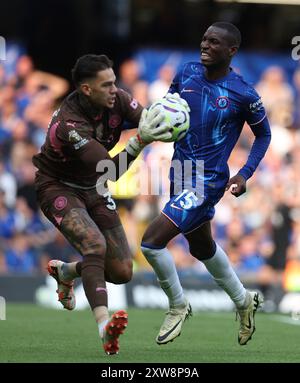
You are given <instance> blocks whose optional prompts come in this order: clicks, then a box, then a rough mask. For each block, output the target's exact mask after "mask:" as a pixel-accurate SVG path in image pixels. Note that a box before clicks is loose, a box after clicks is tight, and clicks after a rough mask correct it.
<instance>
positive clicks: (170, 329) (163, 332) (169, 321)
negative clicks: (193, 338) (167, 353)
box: [156, 300, 192, 344]
mask: <svg viewBox="0 0 300 383" xmlns="http://www.w3.org/2000/svg"><path fill="white" fill-rule="evenodd" d="M191 315H192V307H191V305H190V303H189V302H188V301H187V300H185V304H184V305H183V306H177V307H171V308H170V309H169V311H168V312H167V313H166V317H165V320H164V322H163V324H162V326H161V328H160V330H159V333H158V335H157V337H156V343H157V344H166V343H168V342H173V340H174V339H175V338H176V337H178V336H179V335H180V333H181V329H182V325H183V323H184V321H185V320H186V319H187V318H188V317H190V316H191Z"/></svg>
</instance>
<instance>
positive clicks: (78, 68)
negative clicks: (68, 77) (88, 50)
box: [72, 54, 113, 87]
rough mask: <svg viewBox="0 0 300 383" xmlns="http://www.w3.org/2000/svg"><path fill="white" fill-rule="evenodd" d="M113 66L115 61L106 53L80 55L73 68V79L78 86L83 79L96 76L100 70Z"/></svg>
mask: <svg viewBox="0 0 300 383" xmlns="http://www.w3.org/2000/svg"><path fill="white" fill-rule="evenodd" d="M112 67H113V62H112V60H110V59H109V58H108V57H107V56H106V55H94V54H88V55H84V56H81V57H79V59H78V60H77V61H76V63H75V65H74V68H73V69H72V80H73V82H74V85H75V86H76V87H78V86H79V85H80V84H81V83H82V82H83V81H86V80H88V79H91V78H94V77H96V76H97V73H98V72H99V71H101V70H105V69H108V68H112Z"/></svg>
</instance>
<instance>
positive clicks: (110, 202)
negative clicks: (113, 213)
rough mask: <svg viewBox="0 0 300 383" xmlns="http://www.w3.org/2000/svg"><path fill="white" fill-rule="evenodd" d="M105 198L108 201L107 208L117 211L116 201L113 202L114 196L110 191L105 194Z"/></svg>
mask: <svg viewBox="0 0 300 383" xmlns="http://www.w3.org/2000/svg"><path fill="white" fill-rule="evenodd" d="M103 197H104V198H105V199H106V201H107V203H106V207H107V208H108V209H109V210H116V203H115V201H114V200H113V198H112V196H111V193H110V192H109V191H108V192H106V193H104V194H103Z"/></svg>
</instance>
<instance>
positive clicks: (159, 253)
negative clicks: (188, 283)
mask: <svg viewBox="0 0 300 383" xmlns="http://www.w3.org/2000/svg"><path fill="white" fill-rule="evenodd" d="M141 249H142V252H143V254H144V256H145V257H146V259H147V261H148V262H149V263H150V265H151V266H152V268H153V270H154V271H155V273H156V275H157V278H158V282H159V284H160V286H161V288H162V289H163V290H164V292H165V293H166V295H167V297H168V299H169V305H170V307H176V306H183V305H185V303H186V301H185V298H184V295H183V290H182V287H181V284H180V281H179V278H178V274H177V271H176V267H175V262H174V259H173V257H172V254H171V253H170V252H169V250H168V249H167V248H164V249H149V248H148V247H144V246H142V247H141Z"/></svg>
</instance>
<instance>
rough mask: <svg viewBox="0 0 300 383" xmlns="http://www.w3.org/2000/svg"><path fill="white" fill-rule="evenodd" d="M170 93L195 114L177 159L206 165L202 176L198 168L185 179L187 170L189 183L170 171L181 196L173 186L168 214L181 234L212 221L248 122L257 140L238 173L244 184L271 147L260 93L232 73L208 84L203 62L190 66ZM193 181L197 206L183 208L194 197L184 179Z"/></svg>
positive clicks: (180, 145)
mask: <svg viewBox="0 0 300 383" xmlns="http://www.w3.org/2000/svg"><path fill="white" fill-rule="evenodd" d="M169 92H170V93H179V95H180V97H181V98H182V99H184V100H186V101H187V103H188V105H189V107H190V109H191V111H190V128H189V130H188V132H187V134H186V136H185V137H184V138H183V139H181V140H179V141H178V142H177V143H175V151H174V155H173V160H179V161H180V162H181V163H182V164H184V161H191V162H195V161H196V160H200V161H203V170H204V172H203V174H202V173H201V174H197V172H196V168H195V171H194V172H193V173H192V174H187V175H186V174H184V168H182V176H183V177H182V178H184V179H179V180H178V179H177V180H176V179H175V180H174V176H175V175H174V171H172V170H173V169H172V168H171V171H170V180H171V182H172V183H176V182H177V183H180V185H179V186H180V187H179V188H178V190H182V193H181V196H180V195H173V189H174V185H171V199H170V201H169V202H168V203H167V205H166V206H165V208H164V210H163V213H164V214H165V215H166V216H167V217H168V218H169V219H171V220H172V221H173V222H174V223H175V224H176V225H177V226H178V227H179V228H180V230H181V232H183V233H187V232H189V231H191V230H194V229H195V228H196V227H198V226H200V225H201V224H202V223H203V222H205V221H207V220H210V219H212V218H213V216H214V205H215V204H216V203H217V202H218V201H219V200H220V198H221V197H222V196H223V194H224V191H225V188H226V185H227V182H228V179H229V168H228V165H227V161H228V158H229V156H230V154H231V151H232V150H233V148H234V146H235V144H236V142H237V140H238V138H239V136H240V133H241V131H242V128H243V126H244V123H245V121H246V122H247V123H248V124H249V126H250V127H251V129H252V131H253V133H254V135H255V137H256V140H255V142H254V145H253V147H252V150H251V153H250V156H249V158H248V161H247V163H246V164H245V166H244V167H243V168H242V169H241V170H240V171H239V173H238V174H240V175H241V176H242V177H243V178H244V179H245V180H247V179H248V178H250V177H251V176H252V174H253V172H254V170H255V169H256V167H257V166H258V164H259V162H260V161H261V159H262V157H263V156H264V154H265V152H266V150H267V148H268V145H269V141H270V127H269V123H268V119H267V118H266V112H265V109H264V107H263V105H262V102H261V99H260V97H259V95H258V94H257V92H256V91H255V89H253V88H252V87H251V86H250V85H249V84H247V83H246V82H245V81H244V80H243V78H242V77H241V76H240V75H238V74H237V73H235V72H234V71H233V70H231V69H230V72H229V73H228V74H227V75H226V76H224V77H222V78H220V79H217V80H208V79H207V78H206V76H205V67H204V66H203V65H202V64H201V63H197V62H190V63H187V64H185V65H184V66H183V68H182V70H181V71H179V72H178V73H177V75H176V77H175V79H174V81H173V83H172V85H171V87H170V91H169ZM189 177H192V180H191V182H190V185H191V189H193V190H194V191H195V193H194V195H193V194H190V197H189V198H190V199H192V201H191V202H193V204H191V203H190V204H188V206H190V207H189V208H188V209H183V208H182V205H183V203H184V205H186V203H185V202H186V200H187V196H188V195H189V190H187V189H186V187H185V185H186V184H189V182H188V181H189V180H188V179H185V178H189ZM197 177H198V178H200V181H203V183H204V185H203V186H204V195H197V190H196V189H195V188H194V187H193V185H196V184H197ZM177 186H178V185H177ZM178 197H179V198H178ZM174 201H175V202H174ZM181 201H183V203H182V202H181ZM180 202H181V204H180Z"/></svg>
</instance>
